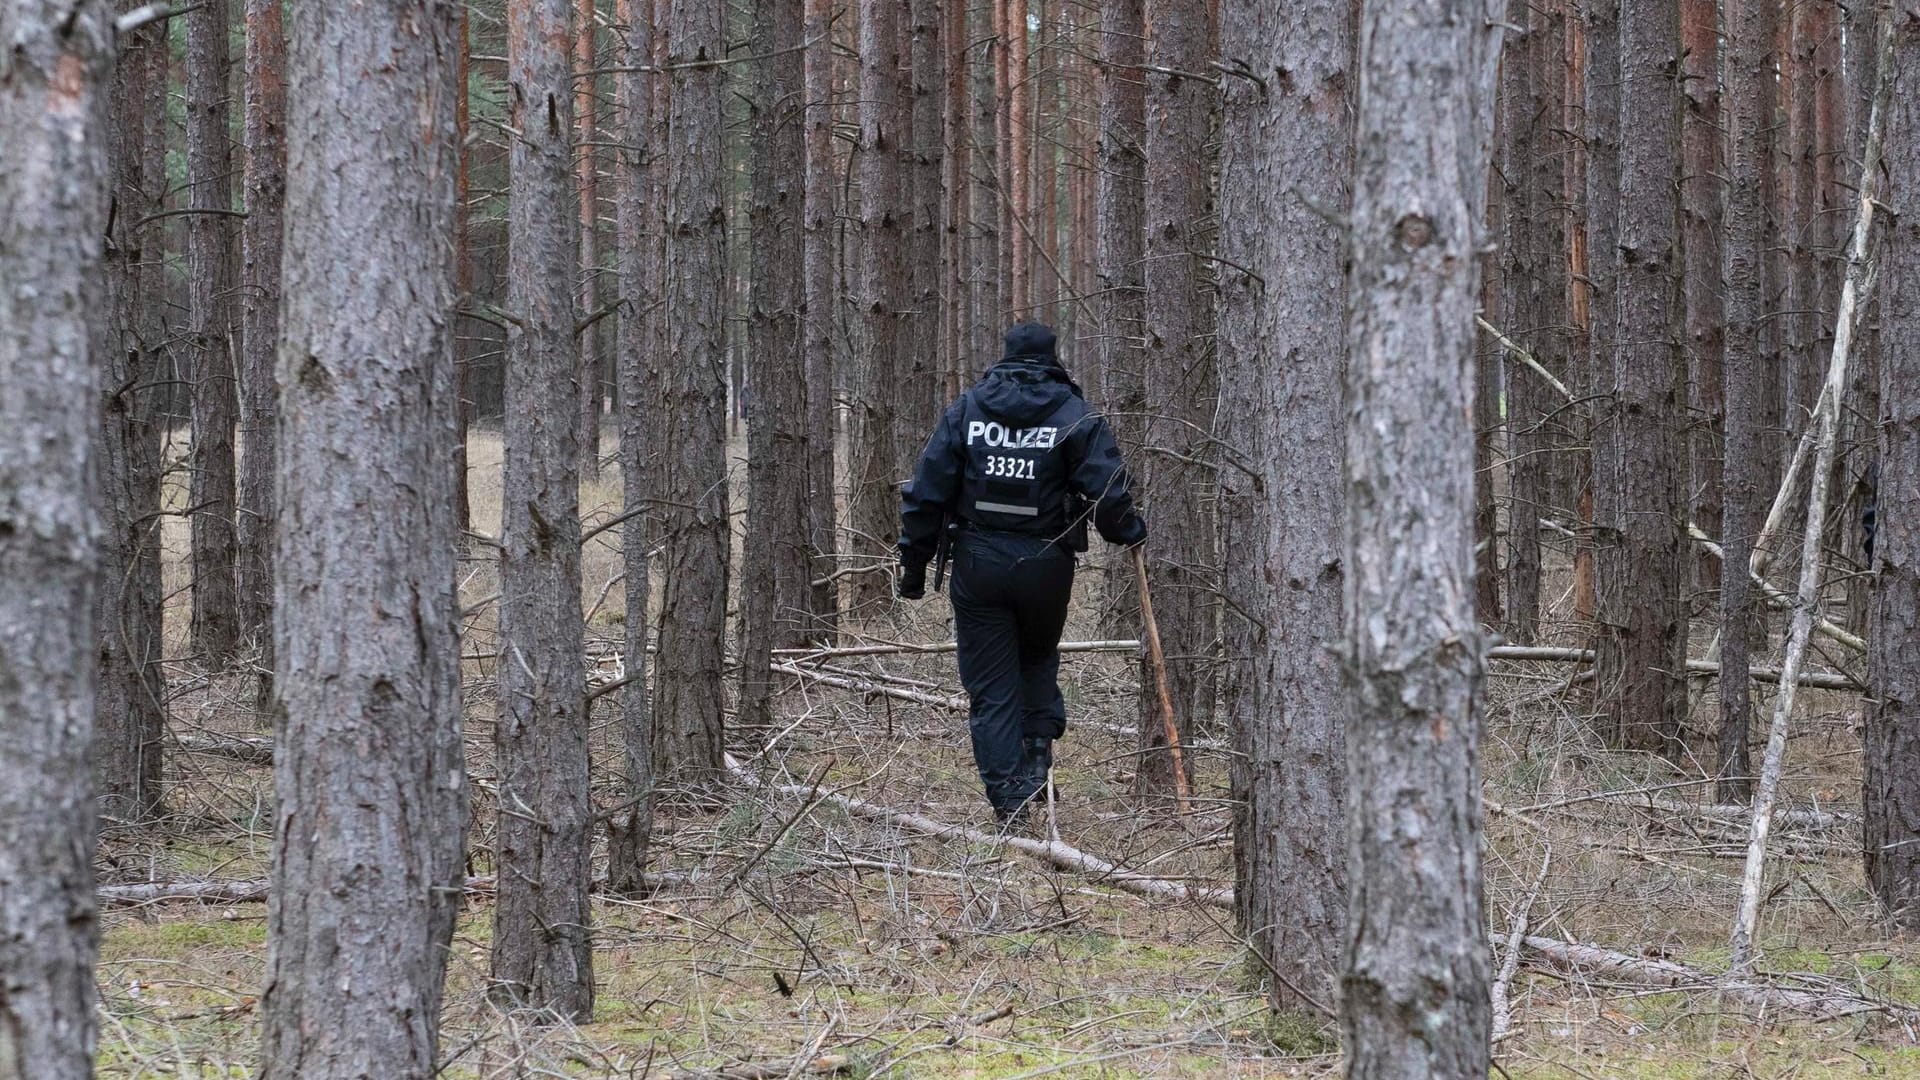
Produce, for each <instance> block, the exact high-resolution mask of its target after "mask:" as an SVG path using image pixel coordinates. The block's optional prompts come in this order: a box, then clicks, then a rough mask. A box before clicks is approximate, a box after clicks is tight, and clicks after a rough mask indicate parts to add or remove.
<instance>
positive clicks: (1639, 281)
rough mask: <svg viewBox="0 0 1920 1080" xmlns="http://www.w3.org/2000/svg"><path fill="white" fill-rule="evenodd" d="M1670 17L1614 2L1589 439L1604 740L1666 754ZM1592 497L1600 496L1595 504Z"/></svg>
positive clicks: (1676, 750)
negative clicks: (1616, 67) (1602, 360)
mask: <svg viewBox="0 0 1920 1080" xmlns="http://www.w3.org/2000/svg"><path fill="white" fill-rule="evenodd" d="M1679 20H1680V8H1679V4H1678V2H1677V0H1623V2H1622V4H1621V6H1620V87H1621V90H1620V129H1619V130H1620V133H1621V141H1620V192H1619V219H1618V220H1619V227H1618V236H1617V238H1616V239H1617V242H1618V244H1619V258H1618V261H1617V264H1616V271H1615V278H1614V291H1615V304H1614V312H1615V326H1614V333H1615V335H1616V347H1615V348H1613V349H1612V350H1611V358H1612V361H1613V363H1612V367H1611V371H1612V373H1613V374H1612V380H1611V383H1612V385H1611V401H1610V402H1609V404H1608V408H1607V410H1606V415H1605V417H1604V419H1603V422H1602V428H1603V431H1604V437H1603V438H1601V439H1600V441H1599V443H1598V444H1597V445H1596V446H1595V448H1594V490H1595V495H1596V513H1595V522H1594V525H1595V539H1596V546H1597V556H1598V567H1597V569H1598V571H1599V578H1600V581H1599V586H1600V588H1599V601H1600V610H1599V613H1598V614H1599V620H1600V629H1599V635H1598V637H1597V638H1596V657H1595V669H1596V682H1595V691H1594V692H1595V699H1594V700H1595V703H1596V707H1597V709H1598V711H1599V713H1600V716H1601V726H1602V729H1603V732H1604V735H1605V737H1606V738H1607V740H1608V741H1609V742H1610V743H1611V744H1613V745H1615V746H1621V747H1626V748H1629V749H1634V750H1648V751H1655V752H1659V753H1662V754H1666V755H1668V756H1670V757H1673V758H1674V759H1675V760H1678V759H1679V755H1680V754H1681V752H1682V748H1681V746H1680V743H1679V738H1680V723H1681V719H1682V715H1681V714H1682V713H1683V712H1684V709H1685V703H1686V688H1685V682H1684V679H1683V677H1682V676H1683V673H1684V664H1685V661H1686V633H1687V596H1686V574H1685V570H1686V566H1687V561H1686V559H1685V549H1684V547H1683V546H1682V545H1683V543H1684V535H1683V531H1682V530H1683V528H1684V522H1685V515H1686V500H1685V496H1684V493H1685V491H1686V484H1685V482H1684V481H1685V474H1686V456H1685V455H1684V454H1683V453H1681V452H1680V445H1681V444H1680V438H1679V431H1680V422H1681V420H1682V418H1683V411H1684V410H1683V403H1684V400H1685V397H1684V395H1685V382H1684V374H1683V371H1682V368H1681V365H1680V363H1679V353H1678V351H1677V350H1676V348H1675V341H1674V330H1675V324H1676V320H1675V318H1674V314H1675V301H1676V284H1677V282H1676V278H1677V269H1678V267H1677V265H1676V260H1677V259H1678V257H1679V255H1680V251H1679V246H1678V244H1677V242H1676V240H1677V237H1676V214H1677V207H1676V201H1675V191H1674V176H1675V164H1676V155H1677V154H1678V152H1679V141H1678V134H1679V132H1678V120H1679V112H1678V110H1677V109H1676V107H1675V106H1676V101H1675V97H1674V95H1675V93H1676V86H1675V83H1674V74H1675V71H1674V64H1675V58H1676V53H1675V48H1676V44H1677V42H1678V41H1679V30H1680V21H1679ZM1595 251H1596V253H1600V252H1601V249H1600V248H1598V247H1596V248H1595ZM1599 257H1604V254H1600V255H1599ZM1601 492H1606V493H1607V494H1608V496H1609V497H1608V499H1607V500H1606V501H1605V503H1601V502H1600V501H1599V499H1598V496H1599V494H1600V493H1601Z"/></svg>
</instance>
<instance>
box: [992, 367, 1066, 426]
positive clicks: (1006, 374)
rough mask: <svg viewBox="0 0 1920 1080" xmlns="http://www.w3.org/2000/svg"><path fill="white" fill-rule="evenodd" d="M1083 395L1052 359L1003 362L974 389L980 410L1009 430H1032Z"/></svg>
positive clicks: (1064, 370)
mask: <svg viewBox="0 0 1920 1080" xmlns="http://www.w3.org/2000/svg"><path fill="white" fill-rule="evenodd" d="M1079 396H1081V394H1080V387H1079V386H1077V385H1076V384H1075V383H1074V381H1073V380H1072V379H1071V378H1069V377H1068V375H1067V369H1065V368H1063V367H1061V366H1060V362H1059V361H1058V360H1056V359H1054V358H1053V357H1051V356H1044V357H1042V356H1017V357H1014V358H1012V359H1008V360H1002V361H1000V362H999V363H998V364H995V365H994V366H993V367H992V368H989V369H988V371H987V374H986V376H985V377H984V378H982V379H981V380H980V382H979V383H978V384H977V385H976V386H975V387H974V388H973V400H974V403H975V404H977V405H978V406H980V411H981V412H984V413H986V414H987V415H988V416H990V417H992V418H993V419H995V420H998V421H1000V422H1002V423H1004V424H1006V425H1007V426H1009V427H1032V426H1033V425H1035V424H1038V423H1039V422H1040V421H1042V420H1045V419H1046V418H1047V417H1049V416H1052V415H1053V414H1054V413H1055V412H1056V411H1058V410H1059V408H1060V406H1062V405H1064V404H1066V401H1067V399H1068V398H1070V397H1079Z"/></svg>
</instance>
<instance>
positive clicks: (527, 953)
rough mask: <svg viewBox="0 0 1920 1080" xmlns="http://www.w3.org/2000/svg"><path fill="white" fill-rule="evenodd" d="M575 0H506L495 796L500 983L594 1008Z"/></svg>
mask: <svg viewBox="0 0 1920 1080" xmlns="http://www.w3.org/2000/svg"><path fill="white" fill-rule="evenodd" d="M571 8H572V3H571V0H511V2H510V3H509V4H508V6H507V82H508V100H509V103H510V105H511V111H510V114H509V122H510V123H511V125H512V126H513V129H514V130H515V131H517V132H519V133H520V134H519V135H518V136H517V137H516V138H514V140H513V148H512V152H511V157H510V159H509V169H510V174H509V175H510V185H511V186H510V192H511V196H510V198H511V209H510V213H509V216H508V219H507V249H508V250H507V260H508V261H507V310H508V312H509V314H510V316H511V317H512V318H513V319H515V320H517V321H516V323H515V325H514V326H513V327H512V329H510V330H509V331H508V334H507V371H506V417H505V432H504V436H505V464H504V466H503V469H502V480H501V483H502V488H503V494H502V497H501V502H502V510H501V535H500V545H501V550H500V651H501V659H500V664H499V669H498V670H499V680H500V685H499V715H498V717H497V718H496V720H495V726H494V755H495V768H496V770H497V772H498V775H499V781H498V783H499V792H498V796H497V798H498V801H499V806H500V815H499V824H498V839H497V840H496V843H495V859H496V861H497V862H498V865H499V867H500V887H499V894H498V900H497V901H496V902H495V905H494V916H493V935H494V936H493V967H492V976H493V993H494V995H495V996H496V998H497V1000H499V1001H501V1002H502V1003H503V1004H506V1005H508V1006H517V1007H526V1008H531V1009H538V1010H542V1011H543V1012H544V1013H548V1014H551V1015H553V1016H557V1017H560V1018H563V1019H568V1020H575V1021H585V1020H587V1019H589V1018H591V1017H592V1015H593V989H594V987H593V946H592V941H591V939H590V938H589V937H588V922H589V913H588V904H587V891H588V888H589V885H590V883H591V880H592V863H591V852H592V844H591V836H590V833H589V826H590V823H591V819H592V808H591V806H590V805H589V803H588V799H587V728H588V721H587V716H586V699H585V675H584V672H583V671H582V668H581V664H580V657H581V654H582V645H581V637H582V633H583V626H582V617H581V610H580V508H579V488H580V446H579V438H580V431H579V421H580V384H579V378H580V369H579V363H580V353H579V349H578V345H577V342H576V338H575V335H574V326H575V323H576V322H577V321H578V318H579V316H578V312H577V301H578V299H579V293H578V290H577V289H576V288H575V287H574V282H575V281H576V275H577V273H578V271H579V257H580V256H579V227H580V222H579V219H578V217H577V215H576V213H575V209H576V207H577V206H578V203H577V202H576V200H575V195H576V192H575V190H574V185H573V170H572V136H573V91H572V87H571V85H570V83H571V79H570V78H569V74H570V66H569V56H568V47H569V44H570V43H571V41H572V35H571V33H570V30H569V27H568V16H569V15H570V13H571Z"/></svg>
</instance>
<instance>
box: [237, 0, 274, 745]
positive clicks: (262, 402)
mask: <svg viewBox="0 0 1920 1080" xmlns="http://www.w3.org/2000/svg"><path fill="white" fill-rule="evenodd" d="M246 21H247V55H246V86H247V93H246V114H245V119H244V126H245V130H246V162H247V164H246V175H245V180H246V184H245V187H246V199H247V216H246V220H244V221H243V222H242V223H241V229H240V247H241V267H240V276H241V280H240V284H241V289H240V296H241V334H240V344H241V358H240V366H239V391H240V393H239V397H240V477H239V504H238V505H239V512H238V513H237V514H235V516H234V541H235V549H236V554H235V559H236V566H237V577H236V583H237V587H238V589H239V593H238V598H239V603H240V629H241V633H242V634H245V635H248V636H250V637H252V638H254V639H256V640H258V641H259V642H260V657H259V659H258V660H257V661H256V663H257V665H258V666H259V668H260V669H261V671H262V673H263V674H262V675H261V677H260V683H259V687H258V692H257V694H256V695H255V698H256V700H257V701H258V703H259V705H260V706H261V707H262V708H263V709H264V707H265V706H266V705H267V703H268V702H269V701H270V700H271V699H272V695H273V636H272V624H273V523H274V495H273V476H274V469H275V466H274V459H275V456H276V455H275V442H276V439H275V432H274V412H275V408H274V389H273V363H274V355H275V353H277V352H278V351H279V348H280V259H281V254H280V231H281V220H282V211H281V207H282V205H283V204H284V203H285V201H286V197H287V138H286V124H287V92H286V86H285V84H284V82H283V81H282V80H283V79H284V78H285V74H284V72H285V70H286V66H287V39H286V35H285V33H284V32H283V30H282V27H281V14H280V0H246Z"/></svg>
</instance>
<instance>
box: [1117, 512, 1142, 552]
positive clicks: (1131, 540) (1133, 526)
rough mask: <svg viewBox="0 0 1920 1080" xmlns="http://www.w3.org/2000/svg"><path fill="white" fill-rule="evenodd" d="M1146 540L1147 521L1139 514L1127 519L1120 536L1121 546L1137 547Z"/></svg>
mask: <svg viewBox="0 0 1920 1080" xmlns="http://www.w3.org/2000/svg"><path fill="white" fill-rule="evenodd" d="M1146 542H1147V522H1146V519H1145V518H1142V517H1141V516H1140V515H1139V514H1135V515H1133V516H1132V517H1130V518H1128V519H1127V524H1126V529H1125V535H1124V536H1122V537H1121V538H1120V546H1121V547H1130V548H1134V547H1139V546H1140V545H1141V544H1144V543H1146Z"/></svg>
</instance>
